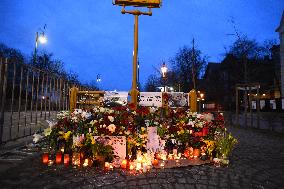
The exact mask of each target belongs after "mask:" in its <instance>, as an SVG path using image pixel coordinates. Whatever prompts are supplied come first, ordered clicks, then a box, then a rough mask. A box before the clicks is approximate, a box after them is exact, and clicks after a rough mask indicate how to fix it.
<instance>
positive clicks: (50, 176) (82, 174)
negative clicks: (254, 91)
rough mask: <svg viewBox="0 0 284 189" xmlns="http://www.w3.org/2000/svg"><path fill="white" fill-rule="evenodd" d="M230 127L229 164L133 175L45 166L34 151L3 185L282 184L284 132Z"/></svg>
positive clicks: (262, 188)
mask: <svg viewBox="0 0 284 189" xmlns="http://www.w3.org/2000/svg"><path fill="white" fill-rule="evenodd" d="M229 130H230V131H231V132H232V133H233V135H234V136H235V137H237V138H238V140H239V143H238V145H237V147H236V148H235V150H234V151H233V153H232V156H231V158H230V161H231V162H230V165H229V167H214V166H212V165H202V166H194V167H186V168H176V169H163V170H155V169H153V170H151V171H150V172H149V173H146V174H140V175H130V174H129V173H127V172H122V171H118V170H117V171H113V172H108V173H105V172H103V171H100V170H95V169H94V168H89V169H84V168H79V169H78V168H72V167H69V168H64V167H63V166H62V167H60V166H53V167H46V166H44V165H42V164H41V163H40V156H39V155H38V153H34V155H30V156H27V157H25V158H24V159H23V160H22V161H21V163H16V164H15V165H14V166H13V167H11V168H10V169H7V170H6V171H2V172H1V173H0V188H2V189H3V188H135V189H138V188H165V189H170V188H176V189H183V188H194V189H203V188H208V189H211V188H212V189H213V188H256V189H266V188H277V189H281V188H284V136H283V135H282V136H281V135H276V134H272V133H264V132H261V131H257V130H246V129H241V128H230V129H229ZM1 163H4V162H3V161H2V162H1V161H0V164H1Z"/></svg>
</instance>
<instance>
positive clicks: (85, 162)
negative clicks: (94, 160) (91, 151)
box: [83, 159, 89, 167]
mask: <svg viewBox="0 0 284 189" xmlns="http://www.w3.org/2000/svg"><path fill="white" fill-rule="evenodd" d="M88 165H89V159H85V161H84V163H83V166H84V167H87V166H88Z"/></svg>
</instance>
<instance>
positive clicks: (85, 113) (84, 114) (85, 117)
mask: <svg viewBox="0 0 284 189" xmlns="http://www.w3.org/2000/svg"><path fill="white" fill-rule="evenodd" d="M81 116H82V118H84V119H89V118H90V117H91V116H92V114H91V113H90V112H82V114H81Z"/></svg>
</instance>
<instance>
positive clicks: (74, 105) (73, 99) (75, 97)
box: [70, 87, 78, 112]
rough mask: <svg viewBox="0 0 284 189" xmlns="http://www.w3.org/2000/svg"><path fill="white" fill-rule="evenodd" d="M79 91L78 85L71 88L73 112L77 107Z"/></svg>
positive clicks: (71, 109) (71, 110) (71, 108)
mask: <svg viewBox="0 0 284 189" xmlns="http://www.w3.org/2000/svg"><path fill="white" fill-rule="evenodd" d="M77 93H78V88H77V87H72V88H71V89H70V112H73V111H74V109H76V103H77Z"/></svg>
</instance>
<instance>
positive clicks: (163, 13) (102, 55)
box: [0, 0, 284, 90]
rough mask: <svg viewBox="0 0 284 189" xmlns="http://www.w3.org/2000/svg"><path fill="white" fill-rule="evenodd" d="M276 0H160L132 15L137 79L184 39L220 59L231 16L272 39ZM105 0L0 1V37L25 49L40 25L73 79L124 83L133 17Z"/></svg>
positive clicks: (278, 11)
mask: <svg viewBox="0 0 284 189" xmlns="http://www.w3.org/2000/svg"><path fill="white" fill-rule="evenodd" d="M283 9H284V0H164V1H163V6H162V8H161V9H154V10H153V16H152V17H149V16H140V22H139V27H140V30H139V59H140V64H141V65H140V68H141V69H140V80H141V81H142V83H145V81H146V79H147V77H148V76H149V75H150V74H151V73H153V72H154V69H153V67H157V68H158V67H159V65H161V61H162V60H167V59H168V58H170V57H173V56H174V55H175V53H176V52H177V51H178V49H179V48H180V47H182V46H184V45H191V41H192V38H193V37H194V38H195V40H196V44H197V46H198V48H199V49H200V50H201V51H202V52H203V53H204V54H205V55H207V56H208V57H209V61H221V60H222V57H223V53H224V52H225V50H224V47H225V46H229V45H230V44H231V43H232V42H233V41H234V40H235V38H234V36H227V35H226V34H228V33H233V27H232V25H231V24H230V23H229V22H228V20H229V19H230V18H231V17H234V19H235V22H236V26H237V28H238V30H239V31H240V32H241V33H244V34H247V35H248V36H249V37H250V38H255V39H257V40H258V41H260V42H262V41H264V40H266V39H277V40H278V35H277V33H275V29H276V27H277V26H278V25H279V23H280V18H281V15H282V11H283ZM120 11H121V7H118V6H113V5H112V2H111V0H80V1H78V0H75V1H71V0H0V24H1V25H0V42H3V43H5V44H7V45H8V46H11V47H14V48H17V49H19V50H21V51H23V52H24V53H25V54H26V55H31V53H32V51H33V48H34V41H35V32H36V31H37V30H38V28H40V27H42V26H43V25H44V24H47V31H46V35H47V36H48V43H47V44H46V45H44V46H40V47H39V50H46V51H48V52H53V53H54V56H55V57H56V58H58V59H61V60H63V61H64V62H65V66H66V69H67V70H72V71H75V72H77V73H78V75H79V78H80V80H82V81H85V82H87V81H91V80H95V79H96V75H97V74H101V78H102V83H101V86H102V87H104V89H108V90H114V89H117V90H129V89H130V88H131V78H132V75H131V74H132V51H133V23H134V17H133V16H131V15H122V14H121V13H120Z"/></svg>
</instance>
